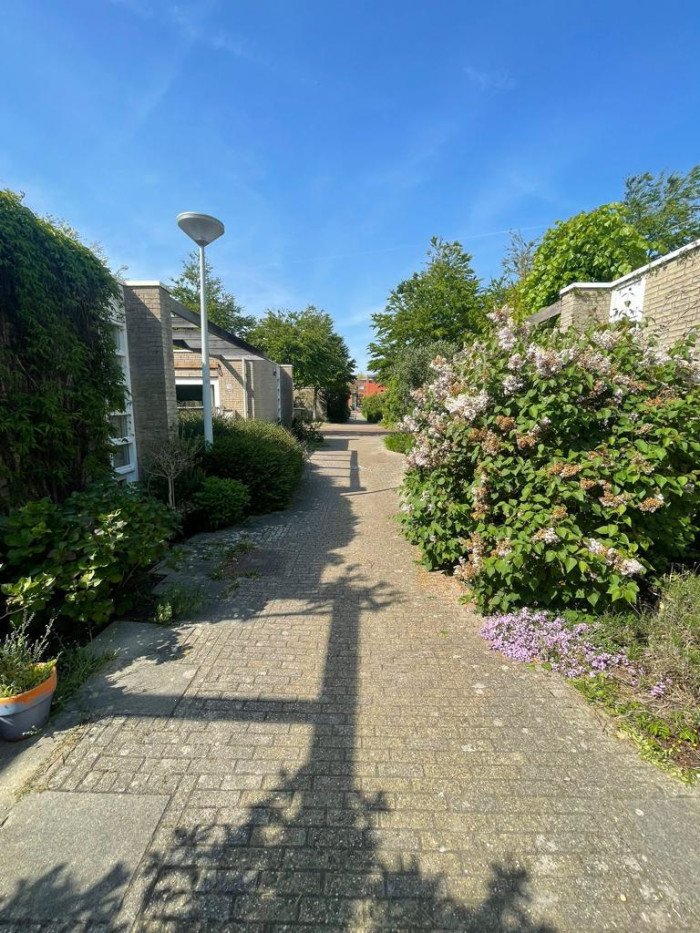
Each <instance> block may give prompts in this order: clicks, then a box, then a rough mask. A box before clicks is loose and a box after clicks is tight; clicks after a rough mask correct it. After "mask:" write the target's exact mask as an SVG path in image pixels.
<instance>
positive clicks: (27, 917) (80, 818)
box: [0, 791, 167, 924]
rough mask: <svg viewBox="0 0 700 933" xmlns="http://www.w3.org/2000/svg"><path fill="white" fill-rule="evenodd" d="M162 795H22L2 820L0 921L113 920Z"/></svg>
mask: <svg viewBox="0 0 700 933" xmlns="http://www.w3.org/2000/svg"><path fill="white" fill-rule="evenodd" d="M166 803H167V797H163V796H137V795H130V796H129V797H126V796H121V795H118V794H71V793H62V792H57V791H54V792H52V791H47V792H46V793H42V794H31V795H29V796H27V797H24V798H23V799H22V800H21V801H20V802H19V803H18V804H17V805H16V806H15V807H14V809H13V810H12V812H11V814H10V816H9V817H8V819H7V820H6V822H5V824H4V825H3V826H2V828H0V851H2V859H0V922H2V923H8V922H15V923H17V922H23V923H27V924H29V923H41V922H47V921H61V922H64V921H67V920H74V921H77V920H81V919H87V920H89V921H90V922H99V921H103V922H112V921H113V920H115V918H116V916H117V914H118V912H119V909H120V906H121V904H122V900H123V898H124V894H125V892H126V888H127V885H128V884H129V882H130V880H131V878H132V877H133V875H134V872H135V871H136V868H137V867H138V865H139V863H140V861H141V859H142V858H143V855H144V852H145V851H146V847H147V845H148V843H149V842H150V839H151V837H152V835H153V833H154V832H155V829H156V827H157V825H158V821H159V820H160V818H161V816H162V815H163V810H164V808H165V805H166Z"/></svg>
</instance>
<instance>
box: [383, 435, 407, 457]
mask: <svg viewBox="0 0 700 933" xmlns="http://www.w3.org/2000/svg"><path fill="white" fill-rule="evenodd" d="M384 443H385V445H386V447H387V450H391V451H393V452H394V453H395V454H407V453H408V452H409V450H410V449H411V447H413V435H412V434H403V433H401V432H396V433H395V434H387V436H386V437H385V438H384Z"/></svg>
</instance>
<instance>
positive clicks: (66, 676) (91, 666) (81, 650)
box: [51, 645, 117, 715]
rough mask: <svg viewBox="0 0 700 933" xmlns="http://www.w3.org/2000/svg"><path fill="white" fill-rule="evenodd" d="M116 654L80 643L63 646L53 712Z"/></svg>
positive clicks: (62, 705) (63, 704) (59, 659)
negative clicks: (80, 644) (99, 650)
mask: <svg viewBox="0 0 700 933" xmlns="http://www.w3.org/2000/svg"><path fill="white" fill-rule="evenodd" d="M116 656H117V653H116V652H115V651H101V652H97V651H95V650H93V649H92V648H91V647H87V648H85V647H81V646H79V645H73V646H71V647H69V648H62V649H61V654H60V656H59V658H58V661H59V662H60V663H59V670H58V674H59V677H58V684H57V686H56V693H55V694H54V698H53V703H52V706H51V710H52V714H53V715H55V714H56V713H57V712H59V710H61V709H63V707H64V706H65V705H66V703H68V701H69V700H71V699H72V698H73V697H74V696H75V695H76V693H77V692H78V690H80V688H81V687H82V686H83V684H84V683H85V681H86V680H88V679H89V678H90V677H92V675H93V674H96V673H97V672H98V671H100V670H102V668H103V667H105V666H106V665H107V664H109V662H110V661H113V660H114V659H115V658H116Z"/></svg>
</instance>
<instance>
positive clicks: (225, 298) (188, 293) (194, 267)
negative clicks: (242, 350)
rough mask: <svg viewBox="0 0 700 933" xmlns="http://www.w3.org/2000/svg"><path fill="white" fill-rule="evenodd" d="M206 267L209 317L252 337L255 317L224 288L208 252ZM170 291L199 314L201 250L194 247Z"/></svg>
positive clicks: (229, 330) (215, 321)
mask: <svg viewBox="0 0 700 933" xmlns="http://www.w3.org/2000/svg"><path fill="white" fill-rule="evenodd" d="M204 267H205V272H206V277H207V278H206V281H207V317H208V318H209V321H210V322H211V323H212V324H216V325H218V326H219V327H223V329H224V330H227V331H228V332H229V333H230V334H235V336H237V337H243V338H244V339H248V334H249V333H250V331H251V330H252V329H253V327H254V326H255V318H254V317H251V316H250V315H248V314H246V313H245V308H243V307H241V305H239V304H238V302H237V301H236V299H235V298H234V297H233V295H231V294H230V293H229V292H227V291H226V289H225V288H224V285H223V282H222V281H221V279H220V278H219V277H218V276H217V275H213V274H212V268H211V265H210V264H209V259H208V258H207V256H206V255H205V257H204ZM170 293H171V294H172V296H173V298H176V299H177V300H178V301H179V302H180V303H181V304H183V305H184V306H185V307H186V308H189V309H190V311H194V312H195V313H196V314H199V311H200V307H199V252H198V251H197V250H193V251H192V252H191V253H190V254H189V256H188V257H187V259H185V260H184V262H183V263H182V272H181V273H180V275H179V276H178V277H177V278H176V279H173V282H172V285H171V288H170Z"/></svg>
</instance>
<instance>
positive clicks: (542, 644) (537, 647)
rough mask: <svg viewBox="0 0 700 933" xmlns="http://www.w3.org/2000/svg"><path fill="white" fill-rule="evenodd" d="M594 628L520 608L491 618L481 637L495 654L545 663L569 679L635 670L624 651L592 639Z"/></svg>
mask: <svg viewBox="0 0 700 933" xmlns="http://www.w3.org/2000/svg"><path fill="white" fill-rule="evenodd" d="M592 629H593V626H591V625H590V624H589V623H587V622H578V623H576V624H572V623H570V622H566V621H565V620H564V619H562V618H560V617H559V616H551V615H550V614H548V613H546V612H533V611H532V610H530V609H520V610H518V611H517V612H511V613H505V614H501V615H495V616H491V617H490V618H489V619H487V620H486V621H485V623H484V625H483V627H482V629H481V634H482V635H483V637H484V638H485V639H486V641H487V642H488V643H489V644H490V645H491V647H492V648H493V649H494V651H500V652H501V654H504V655H505V656H506V657H507V658H510V659H511V660H512V661H541V662H543V663H544V664H547V665H548V666H549V667H550V668H551V670H553V671H558V672H559V673H560V674H563V675H564V676H565V677H595V675H596V674H606V673H608V672H609V671H610V670H612V669H613V668H617V667H622V668H627V669H628V670H632V665H631V664H630V661H629V660H628V658H627V655H626V654H625V653H624V652H623V651H617V652H610V651H604V650H602V649H601V648H600V647H599V646H598V645H595V644H593V643H592V642H591V641H590V640H589V639H588V637H587V636H589V634H590V633H591V632H592Z"/></svg>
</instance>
